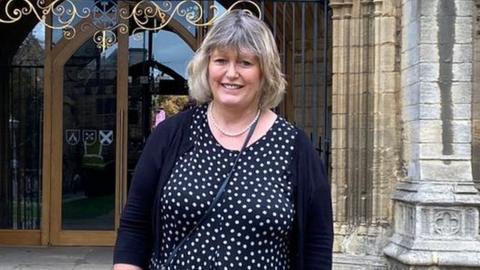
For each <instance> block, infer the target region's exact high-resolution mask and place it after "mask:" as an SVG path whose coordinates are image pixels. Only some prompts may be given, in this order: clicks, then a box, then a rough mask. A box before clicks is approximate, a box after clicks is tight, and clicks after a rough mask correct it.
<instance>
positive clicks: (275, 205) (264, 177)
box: [150, 106, 296, 269]
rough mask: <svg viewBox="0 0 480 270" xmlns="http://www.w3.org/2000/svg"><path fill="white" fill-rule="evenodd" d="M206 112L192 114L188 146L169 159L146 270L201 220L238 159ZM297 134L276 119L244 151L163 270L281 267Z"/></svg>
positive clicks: (155, 266) (284, 260)
mask: <svg viewBox="0 0 480 270" xmlns="http://www.w3.org/2000/svg"><path fill="white" fill-rule="evenodd" d="M206 111H207V107H206V106H202V107H198V108H196V109H195V111H194V114H193V123H192V126H191V128H192V129H193V132H192V137H191V138H190V139H191V140H193V141H194V146H195V147H193V149H192V150H191V151H190V152H187V153H185V154H184V155H183V156H181V157H180V158H179V160H178V161H177V162H176V164H175V166H174V168H173V171H172V175H171V178H170V180H169V181H168V182H167V184H166V185H165V187H164V190H163V195H162V197H161V199H160V200H161V201H160V202H161V209H160V213H161V217H160V223H161V232H162V235H161V237H159V239H161V240H160V243H155V244H156V246H157V249H156V250H157V252H156V253H154V254H153V256H152V259H151V263H150V268H151V269H158V268H159V265H160V264H163V263H165V261H166V260H167V257H168V256H169V254H170V253H171V252H172V250H173V249H174V247H175V246H176V245H177V244H178V243H179V242H180V241H182V239H183V238H184V237H185V236H186V235H187V234H188V232H189V231H190V230H191V229H192V228H193V227H194V225H195V223H196V222H197V221H198V220H199V219H200V218H201V217H202V216H203V214H204V213H205V211H206V210H207V208H208V207H209V205H210V203H211V202H212V201H213V198H214V197H215V195H216V194H217V191H218V189H219V187H220V185H221V184H222V183H223V181H224V180H225V178H226V176H227V173H228V172H229V171H230V168H231V166H232V165H233V162H234V160H235V157H236V156H237V155H238V153H239V152H238V151H232V150H228V149H225V148H223V147H222V146H221V145H220V144H219V143H218V142H217V141H216V139H215V138H214V137H213V134H212V133H211V131H210V129H209V127H208V123H207V117H206ZM295 135H296V131H295V129H294V128H293V126H292V125H291V124H289V123H288V122H286V120H284V119H283V118H281V117H278V118H277V119H276V121H275V123H274V124H273V126H272V127H271V128H270V130H269V131H268V132H267V134H266V135H265V136H263V137H262V138H260V139H259V140H258V141H256V142H254V143H253V144H252V145H250V146H249V147H247V148H246V149H245V151H244V152H243V153H242V155H241V157H240V159H239V161H238V163H237V164H236V167H235V171H234V173H233V175H232V177H231V178H230V181H229V183H228V185H227V187H226V191H225V193H224V195H223V198H222V199H221V200H220V201H219V202H218V203H217V204H216V205H215V207H214V208H213V210H212V213H211V214H210V217H209V218H208V219H207V220H206V221H205V222H204V223H203V224H202V225H201V226H200V227H198V228H197V229H196V230H195V232H194V233H193V234H192V236H191V237H190V238H189V239H188V241H187V242H186V243H185V244H184V245H183V246H182V247H181V248H180V249H179V250H178V252H177V255H176V257H175V259H174V260H173V262H172V263H171V264H170V265H169V266H168V267H167V269H288V268H289V263H290V262H289V248H288V247H289V242H288V239H289V233H290V231H291V229H292V226H293V219H294V215H295V210H294V204H293V194H292V186H291V183H290V181H289V179H290V178H289V176H290V172H289V171H288V168H289V164H290V162H291V157H292V151H293V148H294V147H293V145H294V138H295Z"/></svg>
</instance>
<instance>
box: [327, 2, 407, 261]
mask: <svg viewBox="0 0 480 270" xmlns="http://www.w3.org/2000/svg"><path fill="white" fill-rule="evenodd" d="M397 3H398V2H397V1H395V0H332V1H331V7H332V10H333V16H332V24H333V44H332V54H333V63H332V65H333V66H332V194H333V206H334V225H335V242H334V251H335V256H334V262H335V269H365V268H368V269H374V268H373V267H375V269H384V267H385V262H384V258H383V247H384V246H385V245H386V243H388V238H389V236H390V234H389V233H390V232H391V229H390V228H391V221H392V218H393V213H392V208H393V203H392V201H391V199H390V198H391V194H392V191H393V189H394V183H395V182H396V178H397V175H398V170H399V168H400V153H401V151H400V138H401V136H400V135H401V133H400V128H399V126H400V125H399V116H398V113H397V112H398V111H399V109H400V107H399V104H400V103H399V102H398V99H399V98H398V96H399V94H400V91H399V72H400V67H399V61H398V60H397V59H399V57H398V55H399V52H398V51H397V48H399V47H398V46H397V45H398V37H397V32H398V29H399V28H398V25H399V24H398V16H397V13H398V12H397V11H398V9H397Z"/></svg>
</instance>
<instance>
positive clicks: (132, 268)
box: [113, 263, 142, 270]
mask: <svg viewBox="0 0 480 270" xmlns="http://www.w3.org/2000/svg"><path fill="white" fill-rule="evenodd" d="M113 270H142V268H140V267H138V266H136V265H132V264H125V263H117V264H114V265H113Z"/></svg>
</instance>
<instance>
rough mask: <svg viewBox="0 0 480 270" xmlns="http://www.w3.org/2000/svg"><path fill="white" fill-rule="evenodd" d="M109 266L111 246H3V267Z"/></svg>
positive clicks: (84, 269) (91, 269)
mask: <svg viewBox="0 0 480 270" xmlns="http://www.w3.org/2000/svg"><path fill="white" fill-rule="evenodd" d="M13 269H15V270H18V269H20V270H27V269H28V270H110V269H112V248H108V247H28V248H27V247H0V270H13Z"/></svg>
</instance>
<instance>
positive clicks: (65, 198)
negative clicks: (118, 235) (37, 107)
mask: <svg viewBox="0 0 480 270" xmlns="http://www.w3.org/2000/svg"><path fill="white" fill-rule="evenodd" d="M116 49H117V47H116V46H114V47H111V48H110V49H109V51H107V52H106V53H104V54H101V52H100V51H99V50H98V49H97V48H96V47H95V44H94V43H93V41H91V40H88V41H87V42H86V43H85V44H84V45H83V46H82V47H80V48H79V49H78V50H77V52H75V54H74V55H73V56H72V57H71V58H70V59H69V60H68V62H67V63H66V64H65V69H64V85H63V182H62V228H63V229H64V230H68V229H70V230H113V228H114V206H115V140H114V139H115V121H116V73H117V72H116V71H117V53H116V52H117V50H116Z"/></svg>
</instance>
